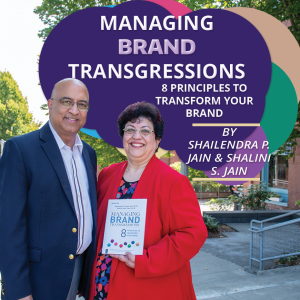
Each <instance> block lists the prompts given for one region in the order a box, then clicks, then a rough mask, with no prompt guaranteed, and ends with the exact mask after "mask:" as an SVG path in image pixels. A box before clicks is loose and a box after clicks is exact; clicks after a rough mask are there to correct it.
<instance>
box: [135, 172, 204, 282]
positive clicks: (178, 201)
mask: <svg viewBox="0 0 300 300" xmlns="http://www.w3.org/2000/svg"><path fill="white" fill-rule="evenodd" d="M166 221H168V222H169V234H166V235H165V236H164V237H163V238H162V239H161V240H160V241H159V242H158V243H156V244H155V245H153V246H150V247H149V248H148V249H147V250H146V249H144V253H143V255H137V256H136V257H135V277H137V278H144V277H155V276H162V275H165V274H168V273H171V272H174V271H176V270H177V269H179V268H181V267H182V266H183V265H184V264H186V263H187V262H188V261H189V260H190V259H191V258H192V257H193V256H195V255H196V254H197V253H198V252H199V250H200V248H201V247H202V245H203V244H204V242H205V240H206V238H207V229H206V226H205V224H204V222H203V219H202V216H201V212H200V206H199V203H198V200H197V197H196V194H195V191H194V190H193V188H192V186H191V184H190V182H189V180H188V178H187V177H185V176H180V177H179V178H178V179H177V180H175V182H174V183H173V186H172V188H171V190H170V196H169V211H168V216H167V220H166Z"/></svg>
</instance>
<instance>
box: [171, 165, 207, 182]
mask: <svg viewBox="0 0 300 300" xmlns="http://www.w3.org/2000/svg"><path fill="white" fill-rule="evenodd" d="M170 167H171V168H173V169H174V170H176V171H177V172H179V173H180V167H181V162H180V161H177V162H175V163H173V164H171V165H170ZM188 168H189V176H188V178H189V181H192V180H193V178H208V176H207V175H206V174H205V173H204V172H203V171H200V170H196V169H193V168H191V167H188Z"/></svg>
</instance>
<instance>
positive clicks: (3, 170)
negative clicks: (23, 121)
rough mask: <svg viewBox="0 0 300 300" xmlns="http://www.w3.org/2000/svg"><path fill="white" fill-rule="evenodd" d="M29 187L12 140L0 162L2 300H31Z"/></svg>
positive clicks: (17, 149) (22, 162) (23, 167)
mask: <svg viewBox="0 0 300 300" xmlns="http://www.w3.org/2000/svg"><path fill="white" fill-rule="evenodd" d="M28 188H29V183H28V179H27V174H26V170H25V164H24V158H23V157H22V154H21V151H20V149H19V147H18V145H17V143H16V142H15V140H14V139H10V140H8V141H7V142H6V144H5V147H4V153H3V156H2V158H1V160H0V228H1V230H0V270H1V276H2V282H3V289H4V291H5V299H7V300H16V299H22V298H24V297H25V299H26V300H27V299H28V300H29V299H32V297H31V296H28V295H31V294H32V291H31V284H30V277H29V259H28V241H27V194H28Z"/></svg>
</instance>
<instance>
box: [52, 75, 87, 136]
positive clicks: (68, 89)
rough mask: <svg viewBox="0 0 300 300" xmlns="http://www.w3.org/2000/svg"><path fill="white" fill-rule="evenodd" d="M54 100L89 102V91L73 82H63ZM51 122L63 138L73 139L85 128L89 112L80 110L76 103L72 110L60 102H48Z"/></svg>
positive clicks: (56, 90) (53, 95)
mask: <svg viewBox="0 0 300 300" xmlns="http://www.w3.org/2000/svg"><path fill="white" fill-rule="evenodd" d="M52 98H55V99H62V98H69V99H71V101H75V102H79V101H86V102H87V103H88V102H89V94H88V91H87V89H86V88H85V87H84V86H83V85H80V84H77V83H74V82H72V81H67V82H61V83H59V84H58V86H57V87H56V88H55V90H54V92H53V94H52ZM48 107H49V115H50V122H51V124H52V126H53V128H54V129H55V131H56V132H57V133H58V134H59V135H60V136H61V137H73V136H75V135H76V134H77V133H78V131H79V130H80V129H81V128H82V127H83V126H84V124H85V122H86V117H87V111H82V110H79V109H78V107H77V104H76V103H75V104H74V105H73V106H72V108H68V107H65V106H63V105H62V104H61V103H60V101H58V100H51V99H50V100H48Z"/></svg>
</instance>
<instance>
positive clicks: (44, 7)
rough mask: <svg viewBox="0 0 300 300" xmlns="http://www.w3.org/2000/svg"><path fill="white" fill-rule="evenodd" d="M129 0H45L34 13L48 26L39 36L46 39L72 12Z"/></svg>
mask: <svg viewBox="0 0 300 300" xmlns="http://www.w3.org/2000/svg"><path fill="white" fill-rule="evenodd" d="M126 1H127V0H73V1H65V0H43V2H42V4H41V5H40V6H37V7H36V9H34V11H33V12H34V13H35V14H37V15H38V16H39V18H40V19H41V21H42V22H43V23H44V24H45V25H46V26H47V27H46V28H44V29H42V30H40V31H39V37H41V38H43V40H44V41H45V40H46V38H47V36H48V35H49V34H50V32H51V31H52V29H53V28H54V27H55V25H56V24H58V23H59V22H60V21H61V20H63V19H64V18H65V17H67V16H69V15H70V14H72V13H74V12H76V11H78V10H81V9H84V8H89V7H96V6H107V5H117V4H120V3H122V2H126Z"/></svg>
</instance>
